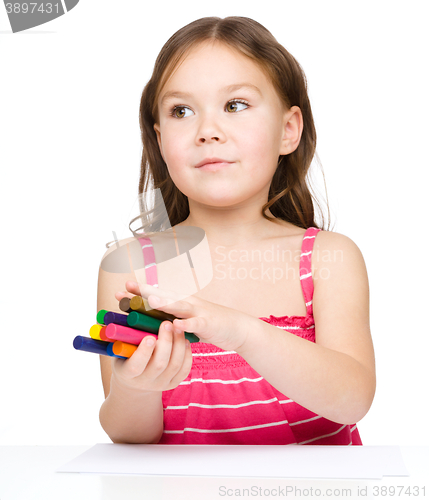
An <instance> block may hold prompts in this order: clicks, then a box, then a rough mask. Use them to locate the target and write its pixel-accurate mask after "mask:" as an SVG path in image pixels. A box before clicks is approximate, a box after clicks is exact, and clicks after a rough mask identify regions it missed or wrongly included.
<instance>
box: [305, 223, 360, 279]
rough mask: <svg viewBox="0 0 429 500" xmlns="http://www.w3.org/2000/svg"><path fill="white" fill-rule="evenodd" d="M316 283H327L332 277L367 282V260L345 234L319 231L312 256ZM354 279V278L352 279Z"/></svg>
mask: <svg viewBox="0 0 429 500" xmlns="http://www.w3.org/2000/svg"><path fill="white" fill-rule="evenodd" d="M311 261H312V270H313V276H314V279H315V281H318V280H319V281H321V282H322V281H326V280H327V277H328V276H330V277H331V278H332V279H333V277H334V276H338V279H341V277H344V278H345V277H346V276H348V277H350V278H351V279H359V278H358V277H359V276H360V277H361V279H363V280H364V281H366V279H367V270H366V265H365V260H364V257H363V255H362V252H361V250H360V248H359V247H358V245H357V244H356V243H355V242H354V241H353V240H352V239H351V238H349V237H348V236H346V235H345V234H341V233H337V232H335V231H324V230H322V231H319V232H318V233H317V235H316V238H315V240H314V246H313V252H312V256H311ZM352 277H353V278H352Z"/></svg>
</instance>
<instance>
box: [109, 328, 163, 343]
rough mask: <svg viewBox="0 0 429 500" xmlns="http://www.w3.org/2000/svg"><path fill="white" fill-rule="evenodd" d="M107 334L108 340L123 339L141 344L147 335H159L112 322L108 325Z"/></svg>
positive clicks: (123, 340)
mask: <svg viewBox="0 0 429 500" xmlns="http://www.w3.org/2000/svg"><path fill="white" fill-rule="evenodd" d="M105 335H106V336H107V338H108V340H113V341H115V340H121V341H122V342H126V343H128V344H134V345H139V344H140V342H141V341H142V339H143V338H144V337H146V336H147V335H151V336H152V337H154V338H158V335H155V334H153V333H149V332H143V331H141V330H135V329H134V328H130V327H128V326H122V325H116V324H115V323H110V324H109V325H107V326H106V332H105ZM100 337H101V331H100Z"/></svg>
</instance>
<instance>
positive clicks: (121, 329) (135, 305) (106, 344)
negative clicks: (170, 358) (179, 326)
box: [73, 296, 200, 359]
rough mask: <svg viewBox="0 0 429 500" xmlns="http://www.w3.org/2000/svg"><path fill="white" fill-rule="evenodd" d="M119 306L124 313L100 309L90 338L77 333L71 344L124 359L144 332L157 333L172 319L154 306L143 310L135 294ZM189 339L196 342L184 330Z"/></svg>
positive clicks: (141, 302)
mask: <svg viewBox="0 0 429 500" xmlns="http://www.w3.org/2000/svg"><path fill="white" fill-rule="evenodd" d="M119 309H120V310H121V311H123V312H124V313H125V314H119V313H116V312H112V311H106V310H105V309H101V310H100V311H98V313H97V324H95V325H93V326H92V327H91V328H90V330H89V335H90V337H82V336H80V335H78V336H77V337H75V339H74V340H73V347H74V348H75V349H78V350H80V351H86V352H93V353H95V354H102V355H104V356H114V357H117V358H122V359H127V358H129V357H130V356H131V355H132V354H133V353H134V351H135V350H136V349H137V346H138V345H139V344H140V342H141V341H142V339H143V338H144V337H146V336H147V335H151V336H152V337H157V336H158V330H159V327H160V325H161V323H162V322H163V321H165V320H168V321H173V320H174V319H175V317H174V316H172V315H171V314H167V313H164V312H162V311H158V310H157V309H151V310H149V311H147V310H146V308H145V306H144V302H143V299H142V298H141V297H139V296H135V297H133V298H132V299H129V298H127V297H124V298H123V299H122V300H121V301H120V302H119ZM185 338H186V339H188V340H189V342H199V340H200V339H199V338H198V337H197V336H196V335H194V334H193V333H188V332H185Z"/></svg>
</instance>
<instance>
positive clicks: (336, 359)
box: [97, 17, 375, 445]
mask: <svg viewBox="0 0 429 500" xmlns="http://www.w3.org/2000/svg"><path fill="white" fill-rule="evenodd" d="M140 124H141V129H142V140H143V158H142V164H141V179H140V184H139V193H141V194H143V195H144V194H145V193H148V192H149V186H150V184H151V183H153V188H155V189H159V190H160V192H161V193H162V197H163V200H164V202H165V207H166V210H167V213H168V217H169V221H170V223H171V226H172V227H173V230H174V228H176V230H177V228H179V227H181V226H193V227H197V228H201V229H203V230H204V232H205V235H206V237H207V241H208V245H209V248H210V255H211V259H212V264H213V278H212V280H211V281H210V283H209V284H208V285H207V286H205V287H204V288H202V289H200V290H198V292H197V293H195V294H193V295H190V296H187V297H186V296H185V297H183V296H182V297H181V298H180V299H178V297H177V294H176V295H174V294H173V293H172V292H171V287H170V286H169V284H171V276H169V275H168V274H167V273H162V272H161V271H159V272H158V274H157V273H156V266H154V265H153V263H152V266H151V269H152V271H151V273H150V274H149V273H148V274H147V280H146V282H145V283H142V282H141V280H140V282H139V283H137V282H136V277H135V275H133V274H132V273H129V274H126V273H123V274H111V273H107V272H106V271H104V270H103V269H100V274H99V286H98V304H97V308H98V309H108V310H113V311H119V309H118V300H120V299H121V298H123V297H125V296H128V297H132V296H134V295H142V296H143V298H144V299H146V300H147V301H148V304H149V306H150V307H152V308H155V309H158V310H159V311H162V312H164V313H167V314H170V315H172V316H174V317H176V318H178V319H174V321H173V322H171V321H163V323H162V324H161V327H160V330H159V334H158V338H157V339H156V340H153V339H152V338H151V337H149V338H147V339H148V340H149V341H147V340H143V341H142V342H141V343H140V345H139V347H138V349H137V350H136V351H135V353H134V354H133V355H132V356H131V358H129V359H127V360H123V359H117V358H116V359H115V358H108V357H104V356H101V371H102V379H103V385H104V391H105V396H106V400H105V401H104V403H103V405H102V407H101V410H100V422H101V425H102V426H103V428H104V429H105V431H106V432H107V434H108V435H109V437H110V438H111V439H112V441H113V442H122V443H159V444H219V445H222V444H312V445H335V444H338V445H360V444H362V442H361V439H360V436H359V433H358V430H357V428H356V422H357V421H359V420H360V419H362V418H363V417H364V416H365V414H366V413H367V412H368V410H369V408H370V406H371V404H372V401H373V398H374V393H375V361H374V352H373V345H372V340H371V333H370V327H369V287H368V279H367V273H366V268H365V263H364V260H363V257H362V255H361V252H360V251H359V249H358V247H357V246H356V245H355V243H354V242H353V241H351V240H350V239H349V238H347V237H346V236H344V235H341V234H338V233H334V232H332V231H328V230H323V229H322V228H319V227H318V226H317V224H316V223H315V221H314V208H313V201H312V197H311V195H310V191H309V188H308V186H307V182H306V174H307V171H308V169H309V166H310V163H311V161H312V158H313V156H314V154H315V148H316V132H315V128H314V123H313V118H312V113H311V107H310V103H309V99H308V95H307V89H306V80H305V76H304V73H303V71H302V69H301V67H300V66H299V64H298V63H297V61H296V60H295V59H294V58H293V57H292V56H291V55H290V54H289V53H288V52H287V51H286V49H285V48H284V47H283V46H281V45H280V44H279V43H278V42H277V41H276V40H275V38H274V37H273V36H272V35H271V33H270V32H269V31H267V30H266V29H265V28H264V27H263V26H261V25H260V24H259V23H257V22H256V21H253V20H251V19H248V18H244V17H227V18H225V19H220V18H217V17H208V18H203V19H199V20H197V21H194V22H192V23H190V24H189V25H187V26H185V27H184V28H182V29H180V30H179V31H178V32H177V33H175V34H174V35H173V36H172V37H171V38H170V39H169V40H168V41H167V43H166V44H165V45H164V47H163V48H162V50H161V52H160V54H159V56H158V58H157V60H156V63H155V67H154V71H153V75H152V78H151V79H150V81H149V82H148V83H147V85H146V87H145V89H144V91H143V95H142V98H141V107H140ZM148 228H149V230H150V231H151V232H150V233H149V232H147V231H146V232H145V233H144V237H145V238H146V239H145V240H144V241H145V242H146V243H147V245H145V247H146V248H147V247H149V248H151V245H153V248H152V250H153V251H154V255H155V258H154V261H155V262H157V263H158V265H159V261H158V259H157V258H156V256H157V253H158V255H159V253H160V250H159V248H160V247H159V245H158V246H157V245H156V244H155V240H156V234H158V235H161V234H162V231H163V230H164V229H165V227H160V226H159V225H158V226H157V225H156V221H152V224H149V225H147V226H145V229H148ZM134 235H135V236H136V237H138V236H141V234H139V235H138V234H137V233H134ZM150 235H152V236H153V238H152V239H151V237H149V236H150ZM131 240H133V238H131ZM127 241H128V240H127ZM145 264H147V266H148V267H149V264H148V263H146V262H145ZM159 269H160V266H159ZM125 283H126V285H125V287H126V291H124V292H122V291H118V290H123V289H124V284H125ZM119 312H120V311H119ZM184 332H190V333H194V334H195V335H196V336H197V337H198V338H199V339H200V341H199V342H195V343H192V344H189V342H188V340H187V339H185V336H184ZM151 340H152V343H151V342H150V341H151Z"/></svg>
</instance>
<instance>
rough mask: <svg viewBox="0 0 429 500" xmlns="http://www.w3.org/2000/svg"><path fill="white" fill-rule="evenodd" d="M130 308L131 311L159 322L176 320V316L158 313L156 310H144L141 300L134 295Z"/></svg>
mask: <svg viewBox="0 0 429 500" xmlns="http://www.w3.org/2000/svg"><path fill="white" fill-rule="evenodd" d="M130 307H131V309H132V310H133V311H137V312H139V313H142V314H146V315H147V316H152V318H156V319H160V320H161V321H164V320H166V319H168V320H170V321H173V320H174V319H175V318H176V316H173V315H172V314H168V313H165V312H162V311H158V309H150V310H149V311H148V310H146V308H145V305H144V302H143V299H142V298H141V297H140V296H139V295H136V296H135V297H133V298H132V299H131V300H130Z"/></svg>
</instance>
